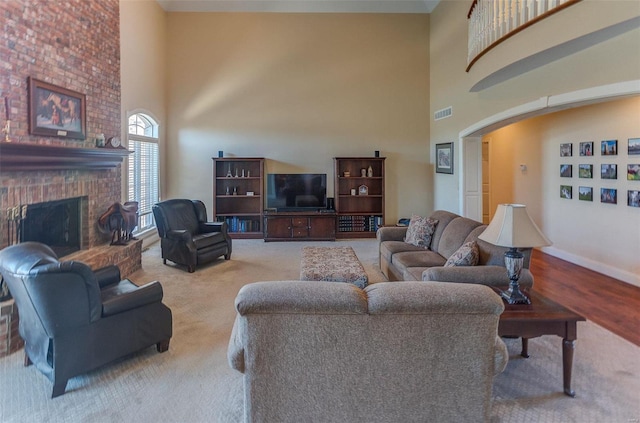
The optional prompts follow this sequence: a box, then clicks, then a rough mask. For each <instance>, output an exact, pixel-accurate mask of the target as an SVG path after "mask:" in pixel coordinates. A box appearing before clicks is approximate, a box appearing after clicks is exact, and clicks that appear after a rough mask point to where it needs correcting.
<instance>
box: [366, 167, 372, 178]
mask: <svg viewBox="0 0 640 423" xmlns="http://www.w3.org/2000/svg"><path fill="white" fill-rule="evenodd" d="M367 176H368V177H369V178H371V177H372V176H373V169H372V168H371V166H369V169H367Z"/></svg>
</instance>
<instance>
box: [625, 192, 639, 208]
mask: <svg viewBox="0 0 640 423" xmlns="http://www.w3.org/2000/svg"><path fill="white" fill-rule="evenodd" d="M627 206H629V207H640V191H637V190H629V191H627Z"/></svg>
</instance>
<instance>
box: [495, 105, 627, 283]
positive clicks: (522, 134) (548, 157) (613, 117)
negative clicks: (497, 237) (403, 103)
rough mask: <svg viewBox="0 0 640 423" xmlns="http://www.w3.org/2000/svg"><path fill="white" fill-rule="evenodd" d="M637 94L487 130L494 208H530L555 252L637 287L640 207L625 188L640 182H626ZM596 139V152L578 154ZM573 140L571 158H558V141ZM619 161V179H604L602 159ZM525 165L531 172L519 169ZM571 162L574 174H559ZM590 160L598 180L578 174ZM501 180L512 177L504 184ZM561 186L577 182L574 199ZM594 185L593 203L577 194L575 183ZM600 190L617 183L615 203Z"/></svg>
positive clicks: (617, 162) (548, 250)
mask: <svg viewBox="0 0 640 423" xmlns="http://www.w3.org/2000/svg"><path fill="white" fill-rule="evenodd" d="M638 116H640V97H634V98H628V99H622V100H616V101H611V102H607V103H600V104H596V105H591V106H585V107H580V108H575V109H571V110H566V111H562V112H556V113H553V114H550V115H545V116H540V117H536V118H532V119H527V120H524V121H522V122H519V123H516V124H513V125H509V126H507V127H504V128H501V129H499V130H497V131H494V132H492V133H489V134H487V135H486V136H485V137H484V138H485V139H488V140H489V143H490V152H491V154H490V173H491V181H492V184H491V194H492V195H491V198H492V204H491V205H490V207H491V210H492V213H493V211H494V210H495V208H496V207H497V205H498V204H500V203H504V202H516V203H523V204H526V205H527V209H528V210H529V211H530V213H531V215H532V216H535V218H534V219H535V220H536V223H538V224H539V225H540V226H541V227H542V228H544V232H545V234H546V235H547V236H548V237H549V238H550V239H551V241H552V242H553V246H552V247H549V248H545V249H544V250H545V251H546V252H549V253H551V254H553V255H555V256H558V257H561V258H564V259H566V260H568V261H571V262H574V263H577V264H580V265H583V266H585V267H588V268H591V269H594V270H597V271H599V272H601V273H605V274H608V275H611V276H613V277H616V278H618V279H621V280H624V281H626V282H629V283H632V284H635V285H639V286H640V261H639V260H638V256H639V255H640V208H634V207H629V206H627V191H628V190H640V181H629V180H627V175H626V172H627V165H628V164H640V156H637V155H636V156H634V155H631V156H629V155H628V154H627V140H628V138H638V137H640V119H639V118H638ZM610 139H616V140H618V155H616V156H602V155H601V154H600V142H601V141H602V140H610ZM583 141H593V142H594V147H595V151H594V153H595V154H594V156H592V157H581V156H580V155H579V143H580V142H583ZM563 143H572V144H573V156H572V157H560V154H559V152H560V144H563ZM610 163H611V164H617V165H618V178H617V179H616V180H606V179H604V180H603V179H601V177H600V165H601V164H610ZM520 164H526V165H527V170H526V172H522V171H521V170H520V167H519V166H520ZM561 164H571V165H573V177H571V178H563V177H560V165H561ZM579 164H592V165H593V178H592V179H586V178H579V177H578V165H579ZM504 181H509V182H508V183H506V184H505V183H504ZM560 185H569V186H572V188H573V189H572V191H573V198H572V199H571V200H568V199H562V198H560ZM580 186H588V187H592V188H593V194H594V198H593V201H591V202H589V201H582V200H579V199H578V188H579V187H580ZM600 188H615V189H617V192H618V203H617V204H615V205H613V204H605V203H601V202H600Z"/></svg>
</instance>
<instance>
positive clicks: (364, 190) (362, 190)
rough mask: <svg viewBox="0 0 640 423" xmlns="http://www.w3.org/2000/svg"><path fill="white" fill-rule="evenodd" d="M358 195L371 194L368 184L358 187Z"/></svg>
mask: <svg viewBox="0 0 640 423" xmlns="http://www.w3.org/2000/svg"><path fill="white" fill-rule="evenodd" d="M358 195H369V188H368V187H367V186H366V185H360V186H359V187H358Z"/></svg>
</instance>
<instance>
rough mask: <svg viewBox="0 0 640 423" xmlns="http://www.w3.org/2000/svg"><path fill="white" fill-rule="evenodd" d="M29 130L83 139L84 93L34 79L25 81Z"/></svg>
mask: <svg viewBox="0 0 640 423" xmlns="http://www.w3.org/2000/svg"><path fill="white" fill-rule="evenodd" d="M28 89H29V133H30V134H32V135H42V136H45V137H61V138H70V139H79V140H84V139H85V138H86V135H87V129H86V128H87V112H86V105H85V102H86V96H85V95H84V94H81V93H79V92H76V91H71V90H68V89H66V88H62V87H58V86H55V85H52V84H49V83H47V82H44V81H39V80H37V79H34V78H29V80H28Z"/></svg>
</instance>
